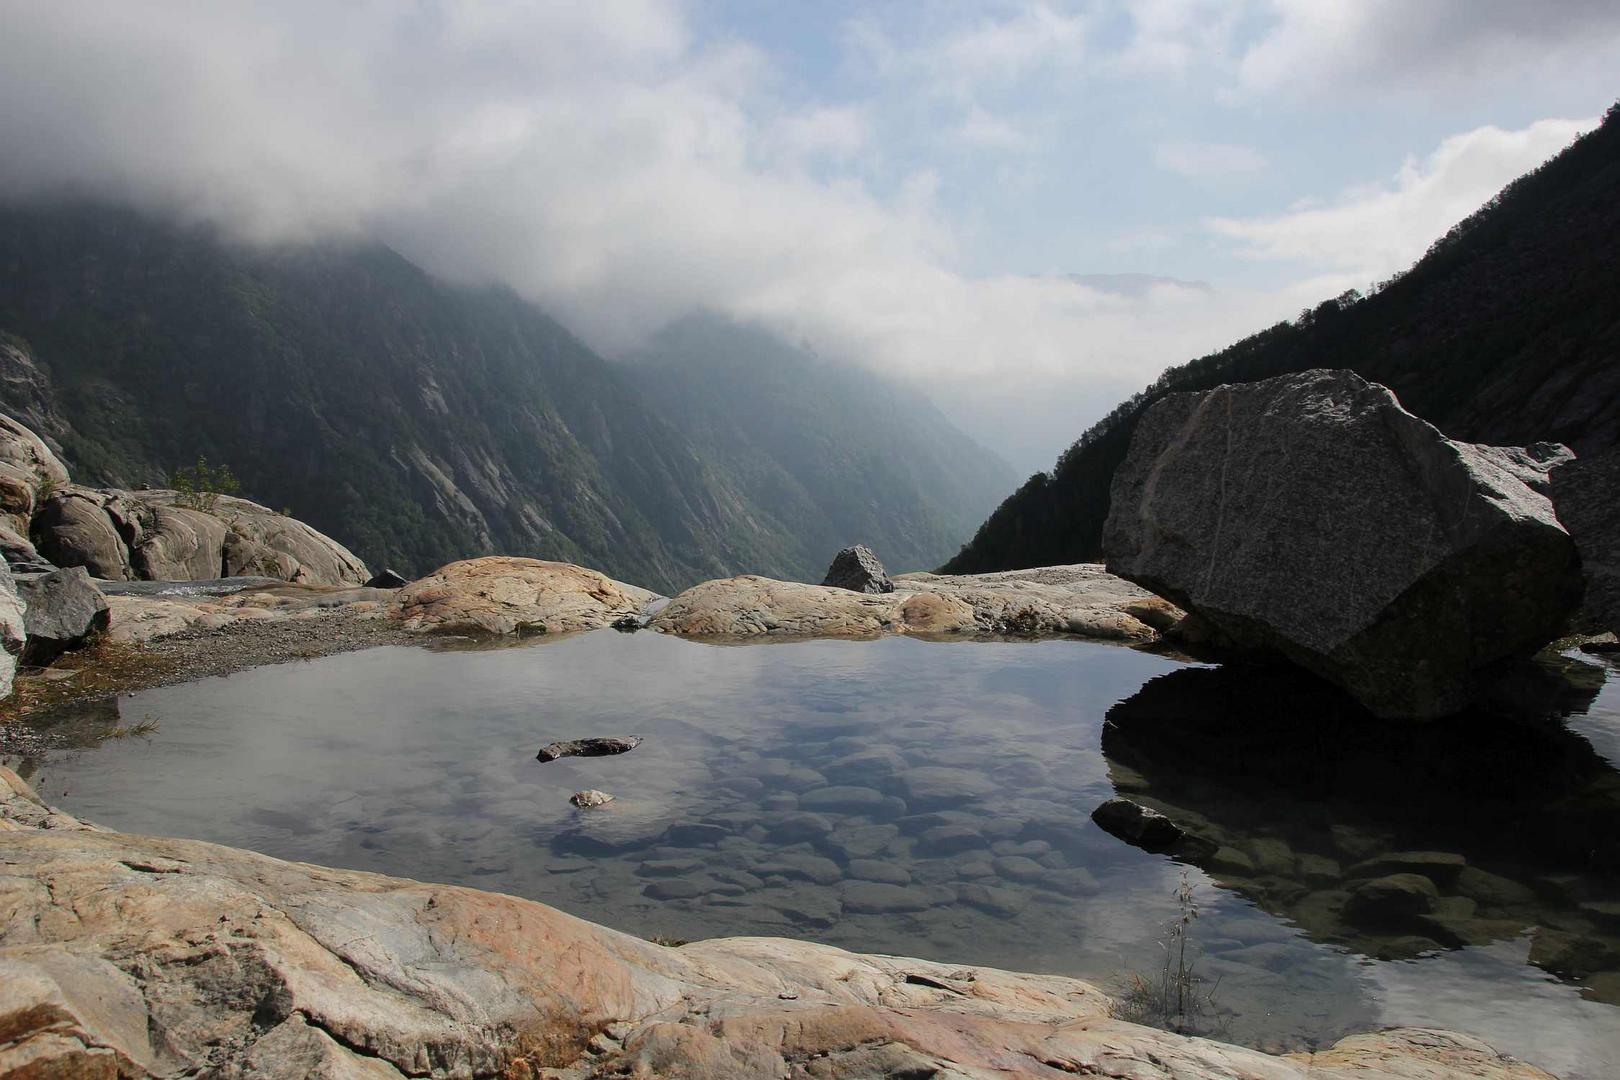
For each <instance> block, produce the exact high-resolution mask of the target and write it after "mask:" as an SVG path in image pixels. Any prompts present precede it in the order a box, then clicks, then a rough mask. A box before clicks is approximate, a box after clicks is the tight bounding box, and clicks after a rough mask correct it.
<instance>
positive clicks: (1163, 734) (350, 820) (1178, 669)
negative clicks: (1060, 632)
mask: <svg viewBox="0 0 1620 1080" xmlns="http://www.w3.org/2000/svg"><path fill="white" fill-rule="evenodd" d="M1572 664H1573V662H1572ZM1605 673H1606V669H1603V668H1600V667H1594V666H1590V665H1584V664H1583V665H1580V666H1578V667H1575V666H1572V667H1571V669H1570V672H1565V673H1563V674H1564V676H1567V677H1565V678H1562V679H1561V681H1558V682H1557V691H1556V692H1555V693H1550V694H1549V692H1548V691H1547V690H1546V688H1545V687H1538V688H1536V690H1535V692H1534V693H1528V692H1527V694H1526V695H1525V700H1524V701H1523V702H1520V701H1517V700H1515V704H1514V713H1513V716H1512V717H1511V718H1509V719H1501V718H1473V719H1472V720H1471V721H1469V723H1470V724H1471V725H1473V726H1466V727H1459V726H1457V725H1455V724H1453V725H1449V726H1448V725H1431V726H1424V727H1422V728H1421V729H1420V733H1419V734H1414V733H1413V731H1412V729H1391V728H1389V727H1388V726H1387V725H1369V724H1368V723H1366V722H1365V720H1366V718H1364V717H1358V716H1352V717H1350V718H1349V719H1348V720H1347V719H1345V718H1344V717H1339V718H1337V719H1335V720H1333V721H1332V722H1331V723H1330V722H1328V721H1326V720H1324V719H1322V717H1323V716H1325V715H1326V712H1322V710H1326V711H1327V712H1331V711H1332V707H1331V705H1324V704H1323V702H1322V701H1321V700H1319V699H1318V697H1313V696H1312V695H1313V694H1314V693H1315V691H1312V690H1309V689H1307V690H1299V689H1298V688H1297V687H1294V686H1293V685H1292V684H1289V683H1287V681H1286V680H1284V684H1280V685H1279V686H1271V685H1269V684H1268V683H1267V682H1266V679H1265V677H1261V676H1253V675H1249V674H1246V673H1234V672H1232V671H1230V670H1227V669H1209V668H1202V667H1197V666H1188V665H1183V664H1180V663H1177V662H1175V661H1173V660H1170V659H1166V658H1163V657H1159V656H1154V655H1150V654H1147V653H1143V652H1137V651H1132V650H1128V649H1122V648H1116V647H1111V646H1105V645H1097V644H1092V643H1086V642H1077V641H1046V642H1030V643H1016V642H1004V643H985V642H975V643H932V642H924V641H917V640H912V639H907V638H886V639H883V640H880V641H875V642H837V641H818V642H805V643H795V644H778V645H760V646H747V647H741V646H714V645H704V644H697V643H692V642H687V641H681V640H677V639H673V638H669V637H664V636H661V635H655V634H651V633H640V634H633V635H625V634H618V633H614V632H599V633H594V634H586V635H581V636H578V637H573V638H567V639H560V640H552V641H544V640H542V641H540V642H537V643H533V644H528V645H524V646H521V647H511V648H500V649H491V650H449V651H431V650H427V649H406V648H380V649H374V650H370V651H366V652H360V653H351V654H347V655H342V656H334V657H328V658H325V659H320V660H313V661H305V662H299V663H295V664H285V665H279V666H275V667H266V668H259V669H255V670H250V671H245V672H241V673H238V674H235V675H231V676H228V677H224V678H213V679H205V680H201V681H198V682H193V683H189V684H185V685H181V686H174V687H167V688H162V689H156V690H151V691H146V692H143V693H139V694H134V695H129V696H126V697H123V698H121V699H119V700H118V701H117V702H116V703H109V704H107V705H105V706H101V707H86V708H79V709H77V710H70V711H67V712H64V713H63V714H61V715H60V716H58V717H56V718H53V721H52V722H54V723H58V724H61V725H64V726H66V727H67V728H69V729H70V730H72V731H74V732H76V733H77V734H79V735H80V736H82V737H83V741H84V742H85V743H86V744H87V745H86V748H84V749H80V750H74V751H64V752H58V753H55V754H53V755H51V756H49V757H47V758H44V759H34V760H27V761H9V762H7V763H8V764H11V765H13V766H14V767H17V768H19V771H21V772H23V773H24V775H25V776H28V777H29V778H30V779H31V781H32V782H33V783H34V784H35V785H36V786H37V787H38V789H39V790H40V791H41V793H42V794H43V795H44V796H46V797H47V798H48V799H49V800H50V801H52V802H55V803H57V804H59V805H61V806H63V807H65V808H66V809H68V810H70V811H72V812H73V813H76V814H79V815H81V816H83V817H86V818H88V819H90V820H94V821H98V822H101V823H104V824H107V825H110V826H113V827H115V828H119V829H123V830H126V831H133V832H146V833H156V834H165V835H181V836H191V837H197V838H201V839H206V840H213V841H218V842H222V843H227V844H232V845H236V846H240V847H247V848H252V849H255V850H259V851H264V852H268V853H270V854H273V855H277V856H282V857H286V858H293V859H300V860H308V861H314V862H321V863H328V864H334V865H339V866H346V867H354V868H358V869H365V870H376V871H381V872H386V873H390V874H397V875H403V876H409V877H415V878H421V879H428V880H437V881H446V882H454V883H460V884H467V885H473V886H477V887H480V888H485V889H494V890H499V891H502V892H508V893H514V894H517V895H520V896H526V897H530V898H533V899H536V900H540V901H543V902H546V903H548V904H552V905H555V906H557V907H559V908H562V909H564V910H567V911H570V912H573V913H574V914H577V915H580V916H583V917H585V918H588V919H591V920H593V921H596V922H600V923H604V924H606V925H609V926H613V927H616V928H619V929H621V930H625V931H627V932H630V933H635V934H640V935H644V936H649V937H652V936H658V937H663V938H679V939H695V938H700V937H708V936H715V935H730V934H777V935H791V936H800V937H806V938H813V939H816V940H820V941H827V942H831V943H833V944H837V945H842V946H846V947H849V948H853V949H860V950H868V951H882V952H889V953H901V954H908V955H917V956H924V957H930V958H935V959H940V960H946V961H955V962H962V963H978V964H990V965H994V966H998V967H1004V968H1012V969H1020V970H1032V971H1049V972H1060V973H1064V974H1071V975H1076V976H1080V977H1083V978H1087V979H1090V980H1092V981H1094V982H1097V983H1098V984H1100V985H1102V986H1104V987H1105V988H1110V989H1113V990H1116V991H1117V990H1119V989H1120V988H1121V987H1122V986H1123V985H1125V984H1126V983H1127V982H1128V981H1129V977H1130V974H1131V973H1133V972H1134V973H1138V974H1140V975H1145V976H1151V975H1153V973H1155V972H1156V971H1158V970H1159V969H1160V968H1161V965H1162V957H1163V951H1162V949H1161V947H1160V944H1159V942H1160V941H1161V940H1163V938H1164V936H1165V928H1166V925H1167V923H1168V922H1169V921H1170V920H1171V919H1173V918H1174V917H1175V916H1176V915H1177V913H1178V910H1179V908H1178V902H1177V900H1176V897H1175V893H1176V890H1177V886H1178V884H1179V881H1180V878H1181V875H1182V874H1183V873H1186V874H1187V875H1188V880H1189V881H1190V882H1191V884H1192V886H1193V896H1194V902H1195V903H1196V904H1197V906H1198V908H1199V918H1198V919H1197V920H1196V922H1195V923H1194V928H1193V931H1192V941H1193V944H1194V954H1195V955H1196V956H1197V957H1198V968H1197V969H1196V970H1197V972H1198V974H1199V975H1200V976H1201V977H1203V978H1205V979H1207V980H1208V981H1207V982H1206V983H1204V986H1205V987H1206V988H1209V987H1213V989H1214V1000H1213V1004H1212V1005H1211V1006H1210V1007H1209V1008H1208V1010H1207V1012H1206V1015H1205V1016H1204V1017H1203V1018H1202V1020H1201V1021H1200V1023H1201V1024H1202V1025H1203V1027H1204V1029H1205V1030H1208V1031H1210V1032H1211V1033H1214V1034H1218V1035H1220V1036H1221V1037H1225V1038H1230V1039H1234V1040H1237V1041H1241V1042H1247V1043H1250V1044H1253V1045H1258V1046H1262V1047H1265V1048H1269V1049H1278V1048H1288V1049H1294V1048H1300V1047H1306V1046H1314V1045H1319V1044H1322V1043H1325V1042H1330V1041H1332V1040H1333V1039H1334V1038H1337V1037H1338V1036H1339V1035H1341V1034H1343V1033H1344V1032H1346V1031H1350V1030H1364V1029H1367V1028H1373V1027H1378V1026H1384V1025H1394V1024H1418V1025H1433V1026H1443V1027H1448V1028H1453V1029H1458V1030H1462V1031H1468V1032H1472V1033H1475V1034H1478V1035H1480V1036H1483V1037H1486V1038H1488V1039H1489V1040H1490V1041H1492V1042H1493V1043H1494V1044H1495V1045H1497V1046H1498V1047H1499V1048H1502V1049H1504V1050H1507V1051H1509V1052H1512V1053H1515V1054H1517V1055H1519V1056H1521V1057H1524V1058H1527V1059H1529V1060H1531V1061H1533V1062H1536V1063H1537V1064H1541V1065H1543V1066H1545V1067H1547V1068H1550V1069H1553V1070H1554V1071H1557V1072H1559V1073H1560V1074H1561V1075H1564V1076H1566V1077H1570V1078H1582V1077H1591V1078H1596V1077H1606V1076H1612V1075H1614V1074H1615V1071H1616V1068H1617V1063H1620V1007H1617V1003H1620V903H1616V901H1620V895H1616V893H1615V891H1614V881H1615V877H1614V871H1615V869H1616V868H1615V865H1614V855H1615V850H1616V849H1615V844H1616V842H1617V841H1616V835H1617V834H1620V773H1617V772H1616V757H1615V752H1616V750H1617V748H1620V738H1617V733H1620V694H1615V693H1612V692H1611V690H1610V689H1609V688H1608V687H1607V685H1606V683H1605ZM1315 713H1321V715H1313V714H1315ZM146 720H151V721H155V722H156V724H157V729H156V730H155V731H154V732H153V733H151V734H150V735H147V736H145V737H131V738H120V739H107V740H104V741H101V742H99V743H96V742H95V738H96V736H97V735H98V734H101V733H105V731H107V730H109V729H111V728H113V727H114V726H117V725H122V726H123V727H125V728H130V727H133V726H135V725H137V724H140V723H141V722H142V721H146ZM1485 732H1489V733H1490V734H1489V737H1482V734H1481V733H1485ZM631 734H634V735H640V736H643V737H644V740H645V741H644V742H643V743H642V744H641V745H640V746H639V747H638V748H637V749H635V750H634V751H632V752H630V753H628V754H623V755H619V756H614V757H602V758H589V759H585V758H568V759H563V760H560V761H556V762H551V763H544V764H542V763H540V762H538V761H536V760H535V753H536V751H537V750H538V749H539V748H540V747H541V746H542V745H544V744H546V743H548V742H551V741H553V740H555V739H566V738H573V737H578V736H589V735H631ZM582 788H598V789H601V790H604V791H608V792H611V793H612V794H614V795H615V796H616V799H615V801H614V802H612V803H611V804H609V805H608V806H606V807H603V808H600V809H595V810H577V809H575V808H574V807H573V806H571V805H570V803H569V801H568V796H569V795H570V794H571V793H572V792H574V791H576V790H579V789H582ZM1116 793H1124V794H1127V795H1129V796H1130V797H1132V798H1136V799H1139V800H1141V801H1144V802H1148V803H1150V804H1152V805H1155V806H1158V807H1160V808H1162V809H1164V810H1165V811H1166V812H1167V813H1170V814H1171V816H1172V817H1174V818H1175V819H1176V820H1177V821H1178V822H1181V823H1182V824H1184V825H1185V826H1186V827H1188V828H1189V829H1190V830H1191V831H1192V832H1193V833H1194V835H1195V836H1196V837H1197V838H1198V839H1199V840H1200V845H1201V846H1199V847H1198V848H1197V849H1196V850H1195V851H1194V852H1193V853H1191V854H1189V855H1188V856H1186V857H1185V858H1184V859H1183V860H1181V861H1178V860H1176V859H1173V858H1170V857H1167V856H1163V855H1154V854H1149V853H1147V852H1143V851H1140V850H1137V849H1135V848H1133V847H1131V846H1129V845H1127V844H1124V843H1122V842H1120V841H1119V840H1117V839H1115V838H1114V837H1112V836H1109V835H1108V834H1106V833H1104V832H1102V831H1101V830H1100V829H1098V828H1097V827H1096V826H1095V825H1093V824H1092V822H1091V821H1090V817H1089V815H1090V813H1091V810H1092V809H1093V808H1094V807H1095V806H1096V805H1097V804H1098V803H1099V802H1101V801H1102V800H1103V799H1105V798H1108V797H1110V796H1112V795H1114V794H1116ZM1610 825H1614V826H1616V827H1615V828H1614V829H1612V830H1611V829H1610V828H1609V826H1610ZM1385 864H1387V865H1385ZM1369 866H1374V867H1378V868H1379V869H1377V872H1378V873H1384V872H1389V873H1394V872H1417V873H1421V874H1425V875H1427V876H1429V877H1430V878H1431V879H1432V880H1433V881H1434V882H1435V883H1436V886H1437V889H1438V891H1439V892H1440V893H1441V894H1442V900H1441V902H1440V905H1441V906H1440V907H1439V908H1437V910H1436V911H1435V912H1434V913H1431V914H1429V915H1426V916H1424V919H1423V921H1420V922H1407V923H1404V924H1402V925H1399V926H1391V925H1383V924H1380V925H1376V926H1369V925H1367V923H1366V922H1365V920H1357V919H1349V918H1347V917H1346V916H1345V913H1344V906H1345V903H1346V897H1347V895H1348V891H1347V890H1346V889H1345V888H1343V887H1342V886H1344V885H1345V883H1346V882H1347V881H1350V880H1352V879H1353V878H1355V877H1357V876H1360V877H1366V876H1368V875H1370V874H1372V873H1373V872H1374V871H1373V870H1369V869H1368V867H1369Z"/></svg>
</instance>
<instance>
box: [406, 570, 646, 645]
mask: <svg viewBox="0 0 1620 1080" xmlns="http://www.w3.org/2000/svg"><path fill="white" fill-rule="evenodd" d="M656 598H657V594H656V593H652V592H648V591H647V590H646V589H638V588H636V587H635V586H634V585H626V584H624V583H623V582H619V581H614V580H613V579H612V578H610V577H607V576H605V575H603V574H599V573H597V572H596V571H595V570H587V569H586V568H585V567H583V566H575V565H574V564H573V563H562V562H543V561H541V560H539V559H518V558H511V557H508V556H503V555H491V556H488V557H486V558H482V559H466V560H464V561H462V562H453V563H451V564H450V565H448V566H443V567H440V568H439V569H438V570H436V571H434V572H433V573H431V574H429V575H428V576H427V577H425V578H421V579H420V580H417V581H413V582H411V583H410V584H409V585H407V586H405V587H404V588H402V589H399V590H397V591H396V592H394V593H393V595H392V597H391V598H390V600H389V614H390V615H391V616H392V617H393V618H396V619H398V620H400V622H401V623H402V624H403V625H404V627H405V629H407V630H415V631H421V632H425V633H477V634H564V633H569V632H571V631H576V630H595V629H598V628H600V627H604V626H607V625H609V624H610V623H612V622H613V621H614V620H615V619H619V618H623V617H624V616H626V615H632V616H633V615H636V614H638V613H639V612H640V611H641V609H642V608H643V607H644V606H646V605H647V604H648V603H649V602H651V601H652V600H654V599H656Z"/></svg>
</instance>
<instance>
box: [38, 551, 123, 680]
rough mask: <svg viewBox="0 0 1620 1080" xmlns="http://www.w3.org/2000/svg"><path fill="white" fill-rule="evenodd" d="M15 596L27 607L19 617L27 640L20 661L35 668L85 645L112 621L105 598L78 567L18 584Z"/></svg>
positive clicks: (82, 568)
mask: <svg viewBox="0 0 1620 1080" xmlns="http://www.w3.org/2000/svg"><path fill="white" fill-rule="evenodd" d="M17 594H18V595H19V596H21V597H22V600H23V603H24V604H26V605H27V608H28V610H27V613H26V614H25V615H24V616H23V626H24V628H25V629H26V630H27V632H28V641H27V643H26V644H25V645H24V646H23V651H22V662H23V663H25V664H29V665H33V666H36V667H42V666H44V665H46V664H49V663H50V662H51V661H52V660H55V659H56V658H57V657H58V656H61V655H62V654H63V653H65V652H67V651H68V650H69V649H77V648H78V647H79V646H81V645H83V644H85V642H86V641H87V640H88V639H89V638H90V637H92V636H93V635H96V634H100V633H102V632H103V631H105V630H106V629H107V626H108V624H109V623H110V622H111V619H112V616H111V612H110V611H109V609H108V606H107V598H106V597H105V596H102V595H101V590H100V589H98V588H96V585H95V582H93V581H91V580H90V575H89V574H87V573H85V570H84V567H82V566H74V567H71V568H69V569H66V570H53V571H52V572H50V573H49V574H41V575H39V576H38V577H32V578H28V579H25V580H22V581H19V582H18V583H17Z"/></svg>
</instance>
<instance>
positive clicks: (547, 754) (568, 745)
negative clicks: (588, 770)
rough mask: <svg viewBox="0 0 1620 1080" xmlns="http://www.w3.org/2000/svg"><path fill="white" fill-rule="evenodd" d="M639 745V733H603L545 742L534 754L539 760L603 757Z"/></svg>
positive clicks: (627, 751) (629, 749) (621, 752)
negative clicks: (598, 735)
mask: <svg viewBox="0 0 1620 1080" xmlns="http://www.w3.org/2000/svg"><path fill="white" fill-rule="evenodd" d="M640 745H641V736H640V735H622V736H621V735H605V736H600V737H596V738H590V739H565V740H563V741H561V742H554V743H547V744H546V745H545V746H542V747H541V748H540V752H539V753H538V754H536V755H535V758H536V759H537V760H539V761H556V760H557V759H558V758H565V757H605V756H607V755H609V754H627V753H629V752H630V751H632V750H634V749H635V748H636V747H638V746H640Z"/></svg>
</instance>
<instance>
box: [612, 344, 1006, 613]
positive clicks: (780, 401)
mask: <svg viewBox="0 0 1620 1080" xmlns="http://www.w3.org/2000/svg"><path fill="white" fill-rule="evenodd" d="M630 360H631V363H632V364H633V367H632V369H631V371H632V374H631V376H630V378H631V380H632V381H633V382H634V383H635V384H636V385H637V386H638V387H639V388H641V390H642V391H643V392H644V393H645V394H646V395H647V398H648V400H649V401H650V402H652V403H653V404H654V406H655V407H656V408H657V409H658V411H659V413H660V415H662V416H664V417H665V418H666V419H668V420H669V421H670V422H671V423H673V424H675V425H676V426H677V427H679V428H680V429H681V430H682V432H684V433H685V434H686V436H687V437H688V438H690V439H691V440H692V441H693V443H694V444H695V445H696V446H697V447H698V449H699V451H700V452H701V453H702V454H703V456H704V458H705V460H707V461H710V462H713V463H715V465H716V468H717V469H719V470H720V471H721V473H722V475H723V476H724V478H725V480H726V481H727V483H728V484H729V485H730V486H731V487H732V488H734V489H735V490H737V491H740V492H741V493H742V494H743V495H744V496H745V497H746V498H747V499H748V501H749V504H750V505H752V506H755V507H758V508H759V509H760V510H762V511H764V512H765V513H768V514H769V515H771V517H772V518H773V519H774V520H775V521H777V522H781V523H782V524H783V525H784V526H785V528H784V530H783V534H784V536H785V537H786V544H785V546H784V548H783V549H782V550H781V552H780V553H779V558H780V559H781V560H782V562H783V565H788V566H806V565H809V566H814V567H815V568H816V575H817V576H815V577H814V580H816V581H820V580H821V579H820V576H819V574H820V573H821V572H822V571H824V570H825V569H826V567H825V563H826V562H827V561H828V559H829V558H830V555H829V553H830V552H834V551H837V550H839V549H840V548H843V547H846V546H848V545H850V544H853V543H856V542H862V543H865V544H867V545H869V546H871V547H872V548H874V549H875V550H876V552H877V553H878V555H879V556H880V557H881V558H882V559H883V560H884V561H885V562H886V563H887V564H888V565H889V566H890V567H891V568H893V569H896V570H908V569H927V568H929V567H932V566H935V565H937V564H938V563H939V561H940V560H941V558H942V557H943V556H944V555H945V554H948V553H949V552H950V551H951V550H952V549H953V548H954V547H956V546H958V545H959V544H960V542H961V539H962V538H963V537H966V536H968V535H969V534H970V533H971V532H972V531H973V528H974V526H975V525H977V524H978V523H979V522H980V521H981V520H983V518H984V515H985V514H987V513H989V512H990V510H991V509H992V508H994V506H995V505H996V502H997V500H998V499H999V498H1000V496H1001V493H1002V492H1004V491H1005V490H1006V489H1007V486H1008V484H1009V483H1011V482H1012V480H1013V479H1014V478H1015V476H1016V474H1014V473H1013V471H1012V467H1011V466H1009V465H1007V464H1006V463H1005V462H1004V461H1002V460H1001V459H1000V458H998V457H997V456H996V455H995V454H993V453H992V452H991V451H989V450H987V449H985V448H984V447H982V446H979V445H978V444H977V443H975V442H973V441H972V440H971V439H969V438H968V437H967V436H966V435H964V434H962V432H960V431H959V430H957V429H956V428H955V427H954V426H952V425H951V423H950V422H949V421H948V420H946V419H945V417H944V415H943V414H942V413H940V412H939V410H938V409H936V408H934V406H933V405H931V404H930V403H929V402H927V401H926V400H924V399H922V398H921V397H919V396H918V395H917V394H916V393H914V392H911V391H909V390H907V389H906V388H904V387H902V386H900V385H899V384H897V383H894V382H890V381H888V380H886V379H882V378H879V377H878V376H876V375H873V374H872V373H870V372H867V371H863V370H860V369H856V368H852V367H848V366H844V365H841V364H837V363H833V362H830V361H826V360H823V359H821V358H819V357H817V356H816V355H814V354H813V353H811V352H809V351H808V350H807V349H804V348H801V347H798V346H794V345H791V344H789V343H788V342H786V341H784V340H782V339H781V338H779V337H777V336H775V335H773V334H771V333H769V332H768V331H766V330H764V329H762V328H760V327H758V326H752V325H747V324H743V323H738V322H734V321H731V320H729V319H726V318H724V317H722V316H719V315H714V314H698V315H693V316H689V317H687V318H685V319H682V320H680V321H678V322H676V323H675V324H673V325H671V326H669V327H667V328H666V329H665V330H664V331H663V332H662V333H660V334H659V335H658V336H657V337H656V338H654V339H653V340H652V341H651V342H650V343H649V344H648V345H647V346H646V348H644V349H643V350H641V351H640V352H639V353H638V354H636V355H635V356H634V357H632V358H630Z"/></svg>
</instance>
